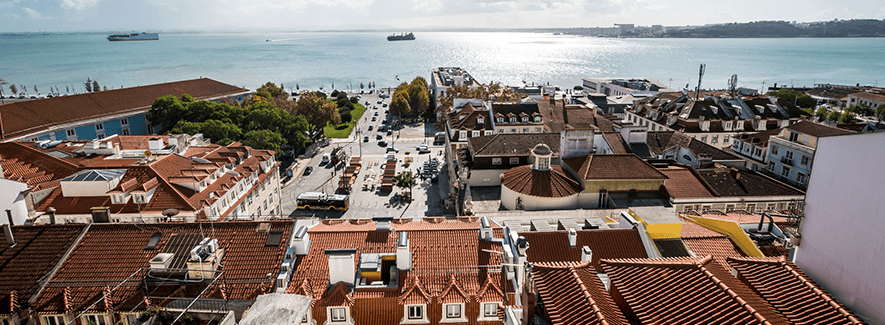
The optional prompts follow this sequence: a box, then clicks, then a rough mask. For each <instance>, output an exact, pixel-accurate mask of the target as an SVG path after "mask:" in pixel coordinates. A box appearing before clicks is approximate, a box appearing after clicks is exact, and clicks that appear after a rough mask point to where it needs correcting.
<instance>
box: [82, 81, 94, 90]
mask: <svg viewBox="0 0 885 325" xmlns="http://www.w3.org/2000/svg"><path fill="white" fill-rule="evenodd" d="M83 84H84V85H86V92H87V93H91V92H92V80H90V79H89V78H86V82H85V83H83Z"/></svg>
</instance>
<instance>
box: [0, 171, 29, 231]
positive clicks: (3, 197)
mask: <svg viewBox="0 0 885 325" xmlns="http://www.w3.org/2000/svg"><path fill="white" fill-rule="evenodd" d="M2 176H3V171H2V170H0V207H2V208H0V210H2V211H0V214H2V216H0V225H2V224H12V225H22V224H24V223H25V219H27V218H28V205H27V203H26V201H25V199H26V197H27V196H26V195H25V193H24V192H25V191H26V190H27V189H28V184H26V183H22V182H17V181H13V180H9V179H5V178H2ZM10 218H11V220H10ZM10 221H11V222H10Z"/></svg>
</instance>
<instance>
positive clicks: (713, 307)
mask: <svg viewBox="0 0 885 325" xmlns="http://www.w3.org/2000/svg"><path fill="white" fill-rule="evenodd" d="M712 261H713V259H712V258H711V257H710V256H707V257H704V258H666V259H658V260H649V259H624V260H603V261H602V263H601V264H602V269H603V270H605V271H606V273H607V274H608V276H609V278H610V279H611V281H612V289H611V295H612V297H613V298H614V300H615V302H616V303H617V304H618V305H619V307H621V310H624V311H625V314H626V316H627V318H628V319H630V320H632V321H634V322H639V323H642V324H788V321H787V320H786V319H785V318H784V317H783V316H782V315H781V314H779V313H778V312H777V311H775V310H774V308H772V307H771V306H770V305H769V304H768V303H766V302H765V301H764V300H762V298H760V297H759V296H758V295H757V294H756V293H754V292H753V291H752V290H750V289H749V288H747V287H746V286H744V285H743V284H742V283H741V282H740V281H738V280H737V279H735V278H734V277H732V276H731V274H729V273H728V272H727V271H725V269H723V268H722V267H721V266H720V265H719V264H718V263H712V264H711V263H710V262H712Z"/></svg>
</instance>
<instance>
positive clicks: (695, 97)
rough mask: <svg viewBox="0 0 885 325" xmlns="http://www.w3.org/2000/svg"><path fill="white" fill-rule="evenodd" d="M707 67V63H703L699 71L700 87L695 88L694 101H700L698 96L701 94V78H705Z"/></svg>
mask: <svg viewBox="0 0 885 325" xmlns="http://www.w3.org/2000/svg"><path fill="white" fill-rule="evenodd" d="M706 69H707V65H706V64H703V63H701V69H700V72H698V88H695V90H694V101H698V97H699V96H700V94H701V80H702V79H704V70H706Z"/></svg>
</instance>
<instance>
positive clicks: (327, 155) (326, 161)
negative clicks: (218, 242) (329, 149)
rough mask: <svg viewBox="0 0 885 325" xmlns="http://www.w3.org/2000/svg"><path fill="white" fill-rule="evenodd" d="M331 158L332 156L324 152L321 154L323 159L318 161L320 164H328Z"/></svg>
mask: <svg viewBox="0 0 885 325" xmlns="http://www.w3.org/2000/svg"><path fill="white" fill-rule="evenodd" d="M331 160H332V156H330V155H329V154H327V153H324V154H323V160H322V161H320V164H328V163H329V161H331Z"/></svg>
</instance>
